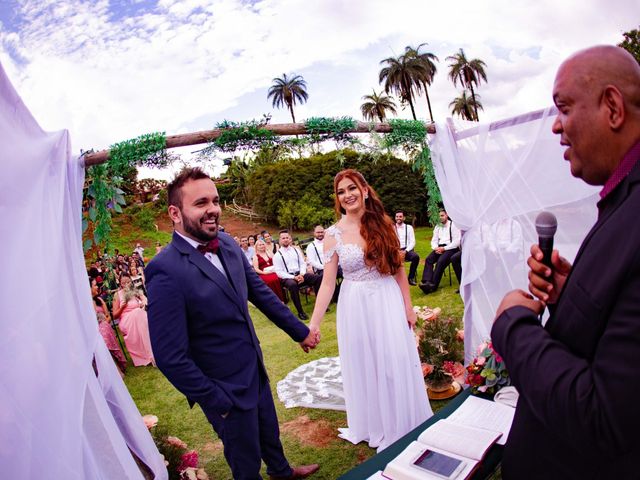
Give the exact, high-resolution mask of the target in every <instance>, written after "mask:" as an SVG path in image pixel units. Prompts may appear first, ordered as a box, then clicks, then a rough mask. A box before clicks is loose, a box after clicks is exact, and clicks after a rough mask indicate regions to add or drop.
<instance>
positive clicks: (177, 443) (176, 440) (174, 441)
mask: <svg viewBox="0 0 640 480" xmlns="http://www.w3.org/2000/svg"><path fill="white" fill-rule="evenodd" d="M166 442H167V443H168V444H169V445H173V446H174V447H178V448H187V444H186V443H184V442H183V441H182V440H180V439H179V438H178V437H167V439H166Z"/></svg>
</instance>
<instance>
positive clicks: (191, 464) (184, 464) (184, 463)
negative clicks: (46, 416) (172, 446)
mask: <svg viewBox="0 0 640 480" xmlns="http://www.w3.org/2000/svg"><path fill="white" fill-rule="evenodd" d="M187 468H198V452H196V451H195V450H191V451H189V452H185V453H183V454H182V457H180V466H179V467H178V471H179V472H183V471H185V470H186V469H187Z"/></svg>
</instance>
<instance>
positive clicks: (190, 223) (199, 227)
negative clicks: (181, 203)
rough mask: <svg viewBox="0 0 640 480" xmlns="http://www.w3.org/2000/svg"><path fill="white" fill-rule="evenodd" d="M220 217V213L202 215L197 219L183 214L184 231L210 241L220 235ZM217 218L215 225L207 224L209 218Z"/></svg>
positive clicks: (194, 236)
mask: <svg viewBox="0 0 640 480" xmlns="http://www.w3.org/2000/svg"><path fill="white" fill-rule="evenodd" d="M218 218H219V215H216V214H211V215H205V216H203V217H200V218H199V219H197V220H193V219H191V218H189V217H187V216H186V215H184V213H183V214H182V225H183V227H184V231H185V232H187V233H188V234H189V235H191V236H192V237H193V238H196V239H198V240H200V241H201V242H208V241H209V240H213V239H214V238H216V237H217V236H218ZM213 219H215V221H216V223H215V226H209V225H205V223H204V222H206V221H207V220H213Z"/></svg>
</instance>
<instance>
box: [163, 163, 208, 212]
mask: <svg viewBox="0 0 640 480" xmlns="http://www.w3.org/2000/svg"><path fill="white" fill-rule="evenodd" d="M203 178H209V179H210V178H211V177H210V176H209V175H207V174H206V173H205V172H204V171H203V170H202V169H201V168H200V167H185V168H183V169H182V170H180V172H178V174H177V175H176V176H175V177H174V179H173V180H171V183H170V184H169V185H167V203H168V204H169V205H174V206H176V207H178V208H179V209H182V187H183V186H184V184H185V183H187V182H189V181H191V180H201V179H203Z"/></svg>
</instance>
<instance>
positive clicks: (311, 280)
mask: <svg viewBox="0 0 640 480" xmlns="http://www.w3.org/2000/svg"><path fill="white" fill-rule="evenodd" d="M291 242H292V239H291V235H290V234H289V231H288V230H282V231H281V232H280V248H279V249H278V253H276V254H275V255H274V256H273V266H274V267H275V270H276V274H277V275H278V278H280V282H281V283H282V286H283V287H285V288H286V289H287V290H289V293H290V294H291V300H293V304H294V305H295V307H296V310H297V311H298V318H299V319H300V320H308V319H309V317H308V316H307V314H306V313H305V312H304V310H303V309H302V304H301V303H300V288H301V287H312V288H313V290H314V291H315V292H316V295H317V293H318V290H319V289H320V283H321V282H322V275H317V274H315V273H313V268H312V267H311V265H307V262H306V261H305V259H304V255H303V254H302V251H301V250H300V249H299V248H298V247H296V246H295V245H292V244H291Z"/></svg>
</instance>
